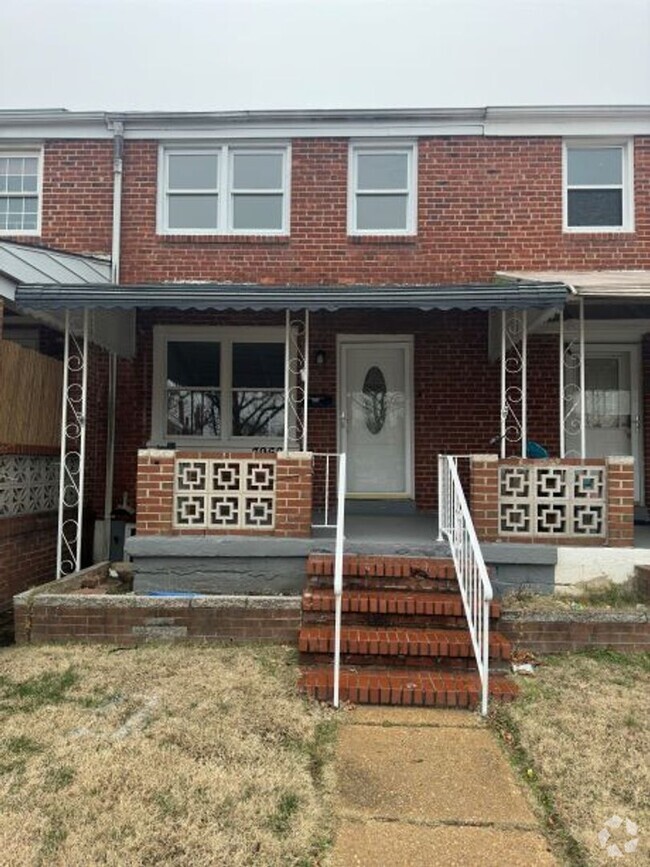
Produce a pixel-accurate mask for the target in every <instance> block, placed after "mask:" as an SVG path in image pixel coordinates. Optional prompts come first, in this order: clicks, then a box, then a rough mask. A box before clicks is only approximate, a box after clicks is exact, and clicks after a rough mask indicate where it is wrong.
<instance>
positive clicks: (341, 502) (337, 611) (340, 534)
mask: <svg viewBox="0 0 650 867" xmlns="http://www.w3.org/2000/svg"><path fill="white" fill-rule="evenodd" d="M345 464H346V457H345V452H343V453H342V454H341V455H340V456H339V472H338V491H337V511H336V547H335V549H334V707H338V706H339V680H340V674H341V671H340V669H341V597H342V595H343V545H344V542H345V487H346V466H345Z"/></svg>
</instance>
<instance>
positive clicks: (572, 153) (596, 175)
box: [564, 142, 633, 232]
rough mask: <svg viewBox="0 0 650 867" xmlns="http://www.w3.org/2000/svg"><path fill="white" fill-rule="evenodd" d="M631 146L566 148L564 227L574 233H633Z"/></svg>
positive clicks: (577, 145)
mask: <svg viewBox="0 0 650 867" xmlns="http://www.w3.org/2000/svg"><path fill="white" fill-rule="evenodd" d="M630 148H631V146H630V144H629V143H625V144H621V143H618V144H609V143H598V142H596V143H578V144H571V143H567V144H566V145H565V160H564V164H565V169H564V171H565V196H564V199H565V209H564V227H565V229H566V230H568V231H574V232H594V231H601V232H602V231H619V232H620V231H626V230H628V231H629V230H631V229H632V223H633V219H632V217H633V214H632V170H631V159H632V158H631V150H630Z"/></svg>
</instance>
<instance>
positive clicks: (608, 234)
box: [562, 227, 635, 240]
mask: <svg viewBox="0 0 650 867" xmlns="http://www.w3.org/2000/svg"><path fill="white" fill-rule="evenodd" d="M562 234H563V235H564V237H565V238H592V237H593V236H594V235H596V236H597V237H598V238H611V239H612V240H614V239H616V238H620V237H621V235H622V236H623V237H628V236H629V235H634V234H635V229H612V228H607V229H598V228H593V229H592V228H585V229H567V228H566V227H565V228H564V229H562Z"/></svg>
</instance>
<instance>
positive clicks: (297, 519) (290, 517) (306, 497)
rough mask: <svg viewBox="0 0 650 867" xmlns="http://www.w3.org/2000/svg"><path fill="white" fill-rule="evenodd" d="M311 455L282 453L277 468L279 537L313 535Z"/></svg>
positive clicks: (276, 526) (276, 531)
mask: <svg viewBox="0 0 650 867" xmlns="http://www.w3.org/2000/svg"><path fill="white" fill-rule="evenodd" d="M311 515H312V455H311V453H309V452H279V453H278V459H277V467H276V494H275V531H274V534H275V535H276V536H300V537H307V536H311Z"/></svg>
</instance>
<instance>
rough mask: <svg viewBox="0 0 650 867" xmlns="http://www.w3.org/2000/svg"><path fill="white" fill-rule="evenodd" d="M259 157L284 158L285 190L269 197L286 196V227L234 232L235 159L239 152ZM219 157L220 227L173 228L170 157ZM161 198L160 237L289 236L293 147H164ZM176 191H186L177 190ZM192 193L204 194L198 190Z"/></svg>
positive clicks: (160, 164) (160, 154)
mask: <svg viewBox="0 0 650 867" xmlns="http://www.w3.org/2000/svg"><path fill="white" fill-rule="evenodd" d="M242 151H246V153H255V154H271V153H273V154H278V153H279V154H281V155H282V177H283V182H284V183H283V187H282V189H278V190H274V191H268V194H269V195H271V194H275V195H278V193H282V227H281V228H280V229H234V228H233V227H232V222H233V208H232V196H233V193H234V192H235V191H234V190H233V188H232V168H233V156H234V154H236V153H238V152H242ZM211 153H213V154H216V155H217V159H218V163H217V190H216V194H217V196H218V212H217V227H216V228H214V229H213V228H207V229H190V228H182V229H170V228H169V227H168V200H169V196H168V191H167V174H168V157H169V155H170V154H189V155H193V154H211ZM157 185H158V197H157V212H156V231H157V233H158V234H159V235H254V236H267V235H271V236H283V235H284V236H288V235H289V233H290V230H291V145H290V143H288V142H270V143H264V144H254V145H251V144H247V143H245V142H244V143H240V142H224V143H221V142H219V143H212V144H209V145H208V144H206V145H199V144H192V145H191V146H190V147H188V146H187V144H185V145H182V144H181V145H176V144H161V145H160V146H159V148H158V184H157ZM174 192H182V191H177V190H175V191H174ZM188 192H191V193H192V194H196V195H200V192H197V191H196V190H190V191H188ZM255 192H256V193H259V194H260V195H266V194H267V191H266V190H256V191H255ZM205 194H206V195H214V191H205Z"/></svg>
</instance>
